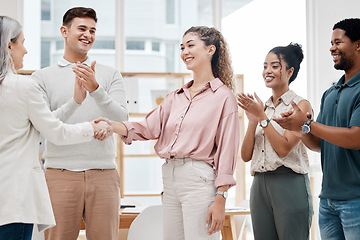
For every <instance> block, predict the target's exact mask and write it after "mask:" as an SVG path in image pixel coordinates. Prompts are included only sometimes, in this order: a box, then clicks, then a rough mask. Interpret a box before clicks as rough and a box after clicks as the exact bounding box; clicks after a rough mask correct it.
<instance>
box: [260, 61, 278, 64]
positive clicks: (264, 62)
mask: <svg viewBox="0 0 360 240" xmlns="http://www.w3.org/2000/svg"><path fill="white" fill-rule="evenodd" d="M274 63H279V64H281V62H279V61H275V62H271V63H270V64H274ZM264 64H267V62H264Z"/></svg>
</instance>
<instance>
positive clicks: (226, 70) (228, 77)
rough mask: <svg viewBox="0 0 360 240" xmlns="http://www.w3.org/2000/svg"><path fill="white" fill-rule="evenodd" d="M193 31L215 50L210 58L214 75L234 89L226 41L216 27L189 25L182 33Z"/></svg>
mask: <svg viewBox="0 0 360 240" xmlns="http://www.w3.org/2000/svg"><path fill="white" fill-rule="evenodd" d="M188 33H194V34H196V35H197V36H199V38H200V39H201V40H202V41H204V43H205V45H206V46H210V45H214V46H215V47H216V51H215V53H214V54H213V56H212V59H211V69H212V72H213V74H214V77H216V78H219V79H220V80H221V81H222V82H223V83H224V84H225V85H226V86H227V87H228V88H229V89H230V90H233V89H234V74H233V70H232V66H231V58H230V54H229V50H228V48H227V43H226V41H225V39H224V37H223V35H222V34H221V33H220V31H218V30H217V29H216V28H213V27H206V26H196V27H191V28H189V29H188V30H186V32H185V33H184V35H183V36H185V35H186V34H188Z"/></svg>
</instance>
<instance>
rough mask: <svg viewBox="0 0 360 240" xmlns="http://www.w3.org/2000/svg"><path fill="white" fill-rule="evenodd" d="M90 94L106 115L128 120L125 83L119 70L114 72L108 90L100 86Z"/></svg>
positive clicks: (114, 118)
mask: <svg viewBox="0 0 360 240" xmlns="http://www.w3.org/2000/svg"><path fill="white" fill-rule="evenodd" d="M89 95H90V96H91V97H92V98H93V99H94V100H95V102H96V104H97V105H98V106H99V108H100V109H101V111H102V113H103V116H104V117H106V118H109V119H111V120H113V121H118V122H122V121H126V120H128V118H129V116H128V111H127V109H126V91H125V83H124V80H123V78H122V76H121V74H120V73H119V72H118V71H115V72H114V75H113V77H112V80H111V82H110V84H109V86H108V89H107V91H105V89H104V88H103V87H102V86H99V87H98V88H97V89H96V90H95V91H94V92H92V93H90V94H89Z"/></svg>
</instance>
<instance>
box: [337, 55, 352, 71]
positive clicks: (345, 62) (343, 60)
mask: <svg viewBox="0 0 360 240" xmlns="http://www.w3.org/2000/svg"><path fill="white" fill-rule="evenodd" d="M339 54H340V61H339V63H336V64H335V65H334V68H335V69H337V70H347V69H349V68H351V67H352V66H353V60H352V59H351V58H348V57H347V55H346V54H345V53H343V52H339Z"/></svg>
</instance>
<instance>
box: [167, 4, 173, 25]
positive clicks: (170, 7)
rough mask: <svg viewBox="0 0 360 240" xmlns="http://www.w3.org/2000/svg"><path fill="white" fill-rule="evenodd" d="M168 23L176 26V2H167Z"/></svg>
mask: <svg viewBox="0 0 360 240" xmlns="http://www.w3.org/2000/svg"><path fill="white" fill-rule="evenodd" d="M166 23H167V24H175V0H166Z"/></svg>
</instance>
